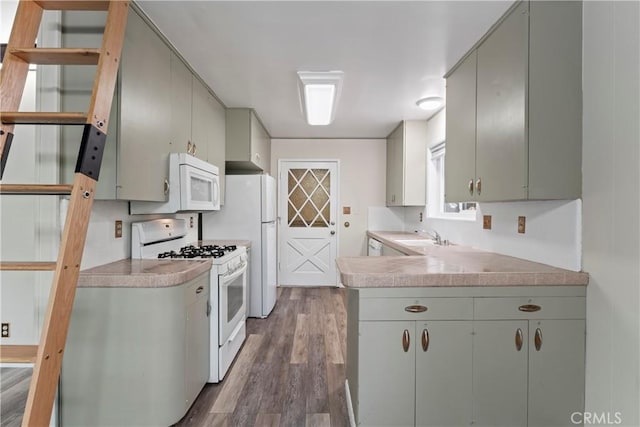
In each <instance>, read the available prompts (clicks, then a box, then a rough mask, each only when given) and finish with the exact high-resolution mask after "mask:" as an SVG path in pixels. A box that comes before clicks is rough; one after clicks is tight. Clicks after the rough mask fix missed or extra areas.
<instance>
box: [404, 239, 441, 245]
mask: <svg viewBox="0 0 640 427" xmlns="http://www.w3.org/2000/svg"><path fill="white" fill-rule="evenodd" d="M394 242H396V243H400V244H401V245H405V246H433V245H437V243H436V241H435V240H433V239H407V240H394Z"/></svg>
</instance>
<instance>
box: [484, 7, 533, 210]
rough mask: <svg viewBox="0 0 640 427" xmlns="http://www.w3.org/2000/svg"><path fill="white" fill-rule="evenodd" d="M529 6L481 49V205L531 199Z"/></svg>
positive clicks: (508, 21)
mask: <svg viewBox="0 0 640 427" xmlns="http://www.w3.org/2000/svg"><path fill="white" fill-rule="evenodd" d="M528 24H529V18H528V2H524V3H522V4H521V5H520V6H519V7H518V8H516V9H515V10H514V11H513V12H512V13H511V15H509V16H508V17H507V18H506V19H505V21H504V22H502V24H501V25H500V26H499V27H498V28H497V29H496V30H495V31H494V32H493V33H492V34H491V35H490V36H489V37H488V38H487V39H486V40H485V41H484V43H482V45H480V47H479V48H478V85H477V88H478V89H477V96H478V99H477V109H478V111H477V144H476V178H477V180H479V181H480V182H481V191H480V192H479V191H478V184H477V182H476V194H478V193H479V194H478V200H480V201H496V200H518V199H526V198H527V183H528V180H527V176H528V158H527V137H526V126H527V121H526V113H527V108H526V105H527V92H526V86H527V67H528V52H529V50H528V28H529V26H528Z"/></svg>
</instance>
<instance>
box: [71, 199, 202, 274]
mask: <svg viewBox="0 0 640 427" xmlns="http://www.w3.org/2000/svg"><path fill="white" fill-rule="evenodd" d="M61 210H62V211H64V203H63V206H62V209H61ZM61 217H62V218H64V212H63V213H62V214H61ZM190 217H193V220H194V221H193V228H190V229H189V234H188V239H189V241H196V240H197V239H198V214H197V213H193V214H176V215H129V202H124V201H115V200H114V201H108V200H96V201H95V202H94V204H93V210H92V211H91V220H90V222H89V229H88V230H87V240H86V242H85V246H84V252H83V255H82V266H81V269H82V270H86V269H87V268H91V267H95V266H97V265H102V264H107V263H110V262H113V261H118V260H121V259H125V258H129V257H130V256H131V223H132V222H138V221H147V220H150V219H155V218H185V219H186V220H187V221H189V218H190ZM116 220H121V221H122V222H123V223H122V237H121V238H116V237H115V221H116Z"/></svg>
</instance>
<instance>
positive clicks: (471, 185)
mask: <svg viewBox="0 0 640 427" xmlns="http://www.w3.org/2000/svg"><path fill="white" fill-rule="evenodd" d="M469 194H470V195H472V196H473V180H472V179H470V180H469Z"/></svg>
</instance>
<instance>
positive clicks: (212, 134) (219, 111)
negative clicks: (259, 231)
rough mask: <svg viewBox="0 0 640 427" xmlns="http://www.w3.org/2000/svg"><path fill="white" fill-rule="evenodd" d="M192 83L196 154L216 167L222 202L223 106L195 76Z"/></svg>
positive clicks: (193, 134)
mask: <svg viewBox="0 0 640 427" xmlns="http://www.w3.org/2000/svg"><path fill="white" fill-rule="evenodd" d="M192 85H193V117H192V128H191V130H192V138H193V141H192V142H193V143H194V144H196V156H197V157H200V158H201V159H203V160H206V161H208V162H209V163H211V164H213V165H215V166H217V167H218V173H219V177H220V203H221V204H224V188H225V186H224V176H225V153H226V149H225V145H226V141H225V135H226V131H225V127H226V125H225V120H226V117H225V108H224V106H223V105H222V104H220V103H219V102H218V100H217V99H216V98H215V97H214V96H213V94H212V93H211V92H210V91H209V89H208V88H207V87H206V86H205V85H204V84H202V83H201V82H200V80H198V79H197V78H196V77H195V76H193V78H192Z"/></svg>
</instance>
